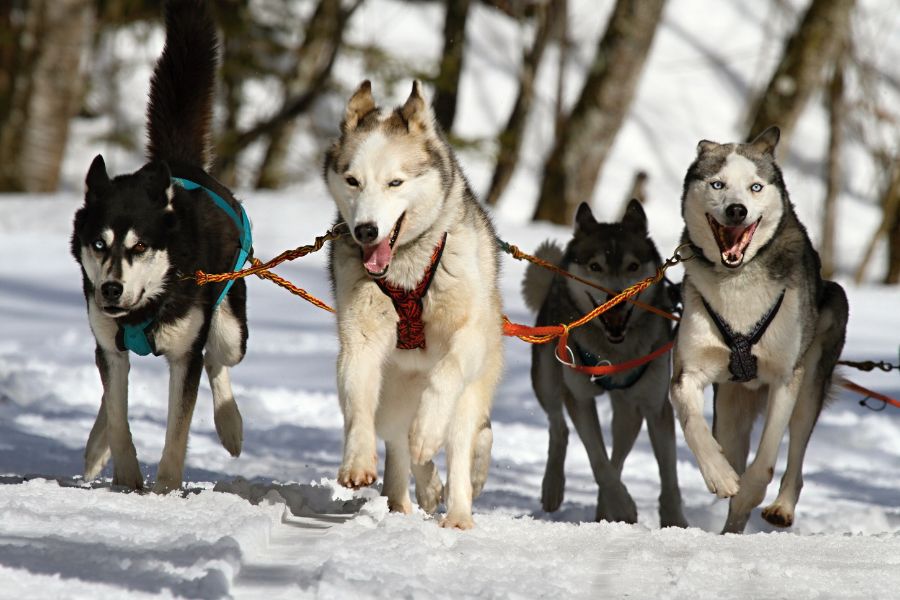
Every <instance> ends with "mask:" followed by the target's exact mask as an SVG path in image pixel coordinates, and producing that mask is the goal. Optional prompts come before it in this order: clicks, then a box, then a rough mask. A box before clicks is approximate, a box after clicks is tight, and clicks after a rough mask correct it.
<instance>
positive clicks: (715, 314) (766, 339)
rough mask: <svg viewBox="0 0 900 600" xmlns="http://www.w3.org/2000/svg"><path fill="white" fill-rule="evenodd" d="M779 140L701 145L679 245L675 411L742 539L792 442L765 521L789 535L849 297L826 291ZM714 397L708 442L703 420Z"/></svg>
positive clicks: (831, 286)
mask: <svg viewBox="0 0 900 600" xmlns="http://www.w3.org/2000/svg"><path fill="white" fill-rule="evenodd" d="M779 135H780V133H779V130H778V128H777V127H770V128H769V129H767V130H766V131H764V132H763V133H762V134H760V135H759V137H757V138H756V139H755V140H753V141H752V142H750V143H746V144H717V143H715V142H710V141H706V140H704V141H701V142H700V143H699V144H698V146H697V157H696V159H695V160H694V162H693V164H692V165H691V166H690V168H689V169H688V172H687V176H686V177H685V180H684V192H683V196H682V215H683V217H684V222H685V229H684V235H683V238H682V242H683V243H685V244H687V245H689V246H690V248H691V250H692V251H693V257H694V258H693V259H692V260H689V261H687V262H686V263H685V277H684V282H683V288H682V291H683V297H684V316H683V318H682V321H681V325H680V327H679V329H678V336H677V338H676V343H675V356H674V368H673V377H672V385H671V399H672V404H673V405H674V407H675V410H676V412H677V413H678V417H679V420H680V422H681V426H682V429H683V431H684V438H685V441H686V442H687V444H688V446H689V447H690V449H691V451H692V452H693V453H694V456H695V457H696V458H697V463H698V464H699V467H700V472H701V473H702V475H703V479H704V481H705V482H706V485H707V487H708V488H709V491H711V492H713V493H714V494H716V495H718V496H719V497H720V498H730V499H731V503H730V505H729V510H728V518H727V520H726V522H725V527H724V530H723V533H740V532H742V531H743V530H744V528H745V527H746V525H747V521H748V519H749V517H750V513H751V511H752V510H753V509H754V508H755V507H757V506H758V505H759V504H760V503H761V502H762V501H763V498H764V497H765V493H766V487H767V486H768V484H769V482H770V481H771V480H772V477H773V475H774V468H775V461H776V459H777V457H778V451H779V447H780V445H781V440H782V438H783V437H784V433H785V431H786V430H789V431H790V444H789V448H788V460H787V469H786V471H785V473H784V476H783V477H782V479H781V488H780V490H779V493H778V497H777V498H776V499H775V501H774V502H773V503H772V504H771V505H769V506H768V507H767V508H765V509H764V510H763V511H762V516H763V518H764V519H766V520H767V521H768V522H770V523H772V524H773V525H776V526H779V527H789V526H791V525H792V524H793V522H794V511H795V507H796V504H797V499H798V498H799V495H800V488H801V487H802V486H803V477H802V465H803V457H804V454H805V453H806V446H807V444H808V442H809V438H810V435H811V434H812V430H813V427H814V426H815V424H816V421H817V419H818V417H819V413H820V411H821V410H822V406H823V405H824V402H825V399H826V396H827V394H828V390H829V387H830V385H831V378H832V374H833V372H834V367H835V364H836V363H837V360H838V357H839V356H840V353H841V349H842V348H843V345H844V335H845V330H846V326H847V313H848V307H847V297H846V295H845V294H844V290H843V289H842V288H841V286H840V285H838V284H837V283H834V282H832V281H825V280H823V279H822V276H821V273H820V271H821V269H820V262H819V255H818V254H817V253H816V251H815V250H814V249H813V247H812V244H811V243H810V240H809V236H808V235H807V234H806V229H805V228H804V227H803V225H802V224H801V223H800V222H799V220H798V219H797V215H796V213H795V212H794V207H793V205H792V204H791V201H790V198H789V197H788V192H787V188H786V187H785V184H784V179H783V177H782V173H781V169H780V168H779V166H778V164H777V163H776V161H775V147H776V145H777V144H778V139H779ZM709 385H713V386H714V387H715V402H714V416H713V427H712V431H710V428H709V426H708V424H707V422H706V420H705V418H704V416H703V390H704V388H706V387H707V386H709ZM761 413H762V414H763V415H764V423H765V424H764V427H763V431H762V434H761V437H760V441H759V447H758V449H757V451H756V454H755V456H754V458H753V461H752V462H750V464H749V466H748V465H747V457H748V454H749V448H750V433H751V430H752V428H753V423H754V421H755V420H756V417H757V415H759V414H761Z"/></svg>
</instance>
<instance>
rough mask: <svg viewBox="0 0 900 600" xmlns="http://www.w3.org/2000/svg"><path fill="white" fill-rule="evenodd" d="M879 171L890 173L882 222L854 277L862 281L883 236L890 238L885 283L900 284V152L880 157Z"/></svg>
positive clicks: (885, 186)
mask: <svg viewBox="0 0 900 600" xmlns="http://www.w3.org/2000/svg"><path fill="white" fill-rule="evenodd" d="M876 158H878V159H880V160H877V161H876V164H878V167H879V170H881V171H882V172H884V173H886V174H887V177H886V179H885V185H884V191H883V193H882V194H881V208H882V213H881V223H880V224H879V225H878V229H877V230H876V231H875V234H874V235H873V236H872V237H871V238H870V240H869V243H868V244H867V245H866V249H865V251H864V252H863V257H862V260H860V263H859V266H858V267H857V268H856V273H855V274H854V276H853V280H854V282H856V283H857V284H860V283H862V281H863V278H864V277H865V274H866V268H867V267H868V266H869V261H870V260H871V259H872V255H873V254H874V253H875V247H876V246H877V245H878V242H879V240H881V237H882V236H887V238H888V268H887V272H886V274H885V277H884V281H885V283H898V278H900V155H894V156H892V157H890V156H886V155H881V156H878V157H876Z"/></svg>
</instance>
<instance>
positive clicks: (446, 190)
mask: <svg viewBox="0 0 900 600" xmlns="http://www.w3.org/2000/svg"><path fill="white" fill-rule="evenodd" d="M325 180H326V183H327V185H328V189H329V191H330V192H331V195H332V196H333V197H334V201H335V203H336V204H337V208H338V211H339V212H340V217H341V219H342V220H343V221H345V222H346V223H347V226H348V228H349V230H350V233H351V236H349V237H345V238H342V239H340V240H339V241H337V242H335V243H334V244H332V246H331V256H330V269H331V276H332V283H333V287H334V291H335V298H336V309H337V320H338V334H339V338H340V353H339V356H338V364H337V371H338V373H337V379H338V381H337V384H338V396H339V399H340V404H341V410H342V412H343V415H344V457H343V461H342V464H341V467H340V470H339V471H338V481H339V482H340V483H341V484H342V485H345V486H348V487H360V486H365V485H369V484H371V483H373V482H374V481H375V479H376V466H377V455H376V432H377V434H378V436H380V437H381V438H382V439H384V440H385V450H386V455H385V473H384V488H383V493H384V494H385V495H386V496H387V498H388V504H389V506H390V508H391V510H395V511H401V512H407V513H408V512H410V511H411V509H412V506H411V504H410V498H409V473H410V469H412V472H413V474H414V476H415V480H416V498H417V500H418V503H419V506H420V507H422V508H423V509H424V510H425V511H427V512H434V511H436V510H437V508H438V504H439V503H440V500H441V497H442V493H443V485H442V483H441V480H440V477H439V476H438V474H437V471H436V469H435V466H434V463H433V462H432V458H433V457H434V455H435V454H436V453H437V452H438V451H439V450H440V449H441V448H445V449H446V453H447V468H448V476H447V490H446V494H445V498H446V505H447V514H446V516H445V517H444V519H443V521H442V522H441V524H442V525H443V526H444V527H458V528H462V529H466V528H469V527H472V525H473V522H472V498H473V497H474V496H476V495H477V494H478V493H480V491H481V489H482V486H483V485H484V482H485V479H486V477H487V470H488V464H489V459H490V450H491V444H492V440H493V437H492V433H491V428H490V419H489V413H490V407H491V402H492V399H493V394H494V388H495V387H496V385H497V383H498V381H499V379H500V374H501V369H502V344H501V339H502V338H501V336H502V330H503V327H502V319H501V307H500V295H499V292H498V286H497V270H498V248H497V243H496V240H495V237H494V230H493V227H492V226H491V223H490V221H489V219H488V217H487V215H486V214H485V213H484V211H483V210H482V209H481V207H480V206H479V205H478V203H477V201H476V200H475V197H474V195H473V194H472V191H471V190H470V188H469V185H468V183H467V181H466V179H465V177H464V175H463V173H462V171H461V170H460V168H459V165H458V163H457V161H456V158H455V157H454V155H453V152H452V150H451V148H450V146H449V145H448V144H447V142H446V141H445V139H444V137H443V135H442V134H441V132H440V130H439V129H438V126H437V124H436V123H435V122H434V115H433V113H432V109H431V107H430V106H429V105H428V103H427V102H426V101H425V98H424V96H423V95H422V91H421V86H420V84H419V83H418V82H415V83H414V84H413V89H412V93H411V94H410V95H409V98H408V99H407V100H406V102H405V103H404V104H403V106H401V107H398V108H397V109H395V110H385V111H382V110H380V109H379V108H378V107H377V106H376V105H375V101H374V100H373V98H372V91H371V86H370V84H369V82H368V81H365V82H363V83H362V85H360V87H359V89H358V90H357V91H356V93H354V94H353V96H352V97H351V98H350V101H349V103H348V104H347V108H346V112H345V115H344V119H343V122H342V123H341V136H340V138H339V139H338V140H337V141H336V142H335V143H334V145H333V146H332V148H331V149H330V150H329V152H328V153H327V156H326V159H325Z"/></svg>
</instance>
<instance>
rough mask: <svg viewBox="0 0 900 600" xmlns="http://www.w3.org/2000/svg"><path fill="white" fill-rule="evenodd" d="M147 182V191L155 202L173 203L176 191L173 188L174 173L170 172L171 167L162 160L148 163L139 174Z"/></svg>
mask: <svg viewBox="0 0 900 600" xmlns="http://www.w3.org/2000/svg"><path fill="white" fill-rule="evenodd" d="M137 175H140V176H142V177H143V178H144V181H146V182H147V191H148V193H149V195H150V197H151V198H152V199H154V200H159V201H161V202H163V203H164V204H169V203H170V202H171V201H172V197H173V195H174V193H173V192H174V190H173V188H172V172H171V171H169V165H168V164H166V163H165V162H164V161H161V160H154V161H150V162H148V163H147V164H146V165H144V166H143V167H141V168H140V170H139V171H138V172H137Z"/></svg>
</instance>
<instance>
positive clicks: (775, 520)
mask: <svg viewBox="0 0 900 600" xmlns="http://www.w3.org/2000/svg"><path fill="white" fill-rule="evenodd" d="M762 518H763V519H765V520H766V521H768V522H769V523H771V524H772V525H774V526H775V527H790V526H792V525H793V524H794V511H793V510H791V509H789V508H788V507H786V506H782V505H781V504H779V503H778V502H773V503H772V504H770V505H769V506H767V507H766V508H764V509H763V511H762Z"/></svg>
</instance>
